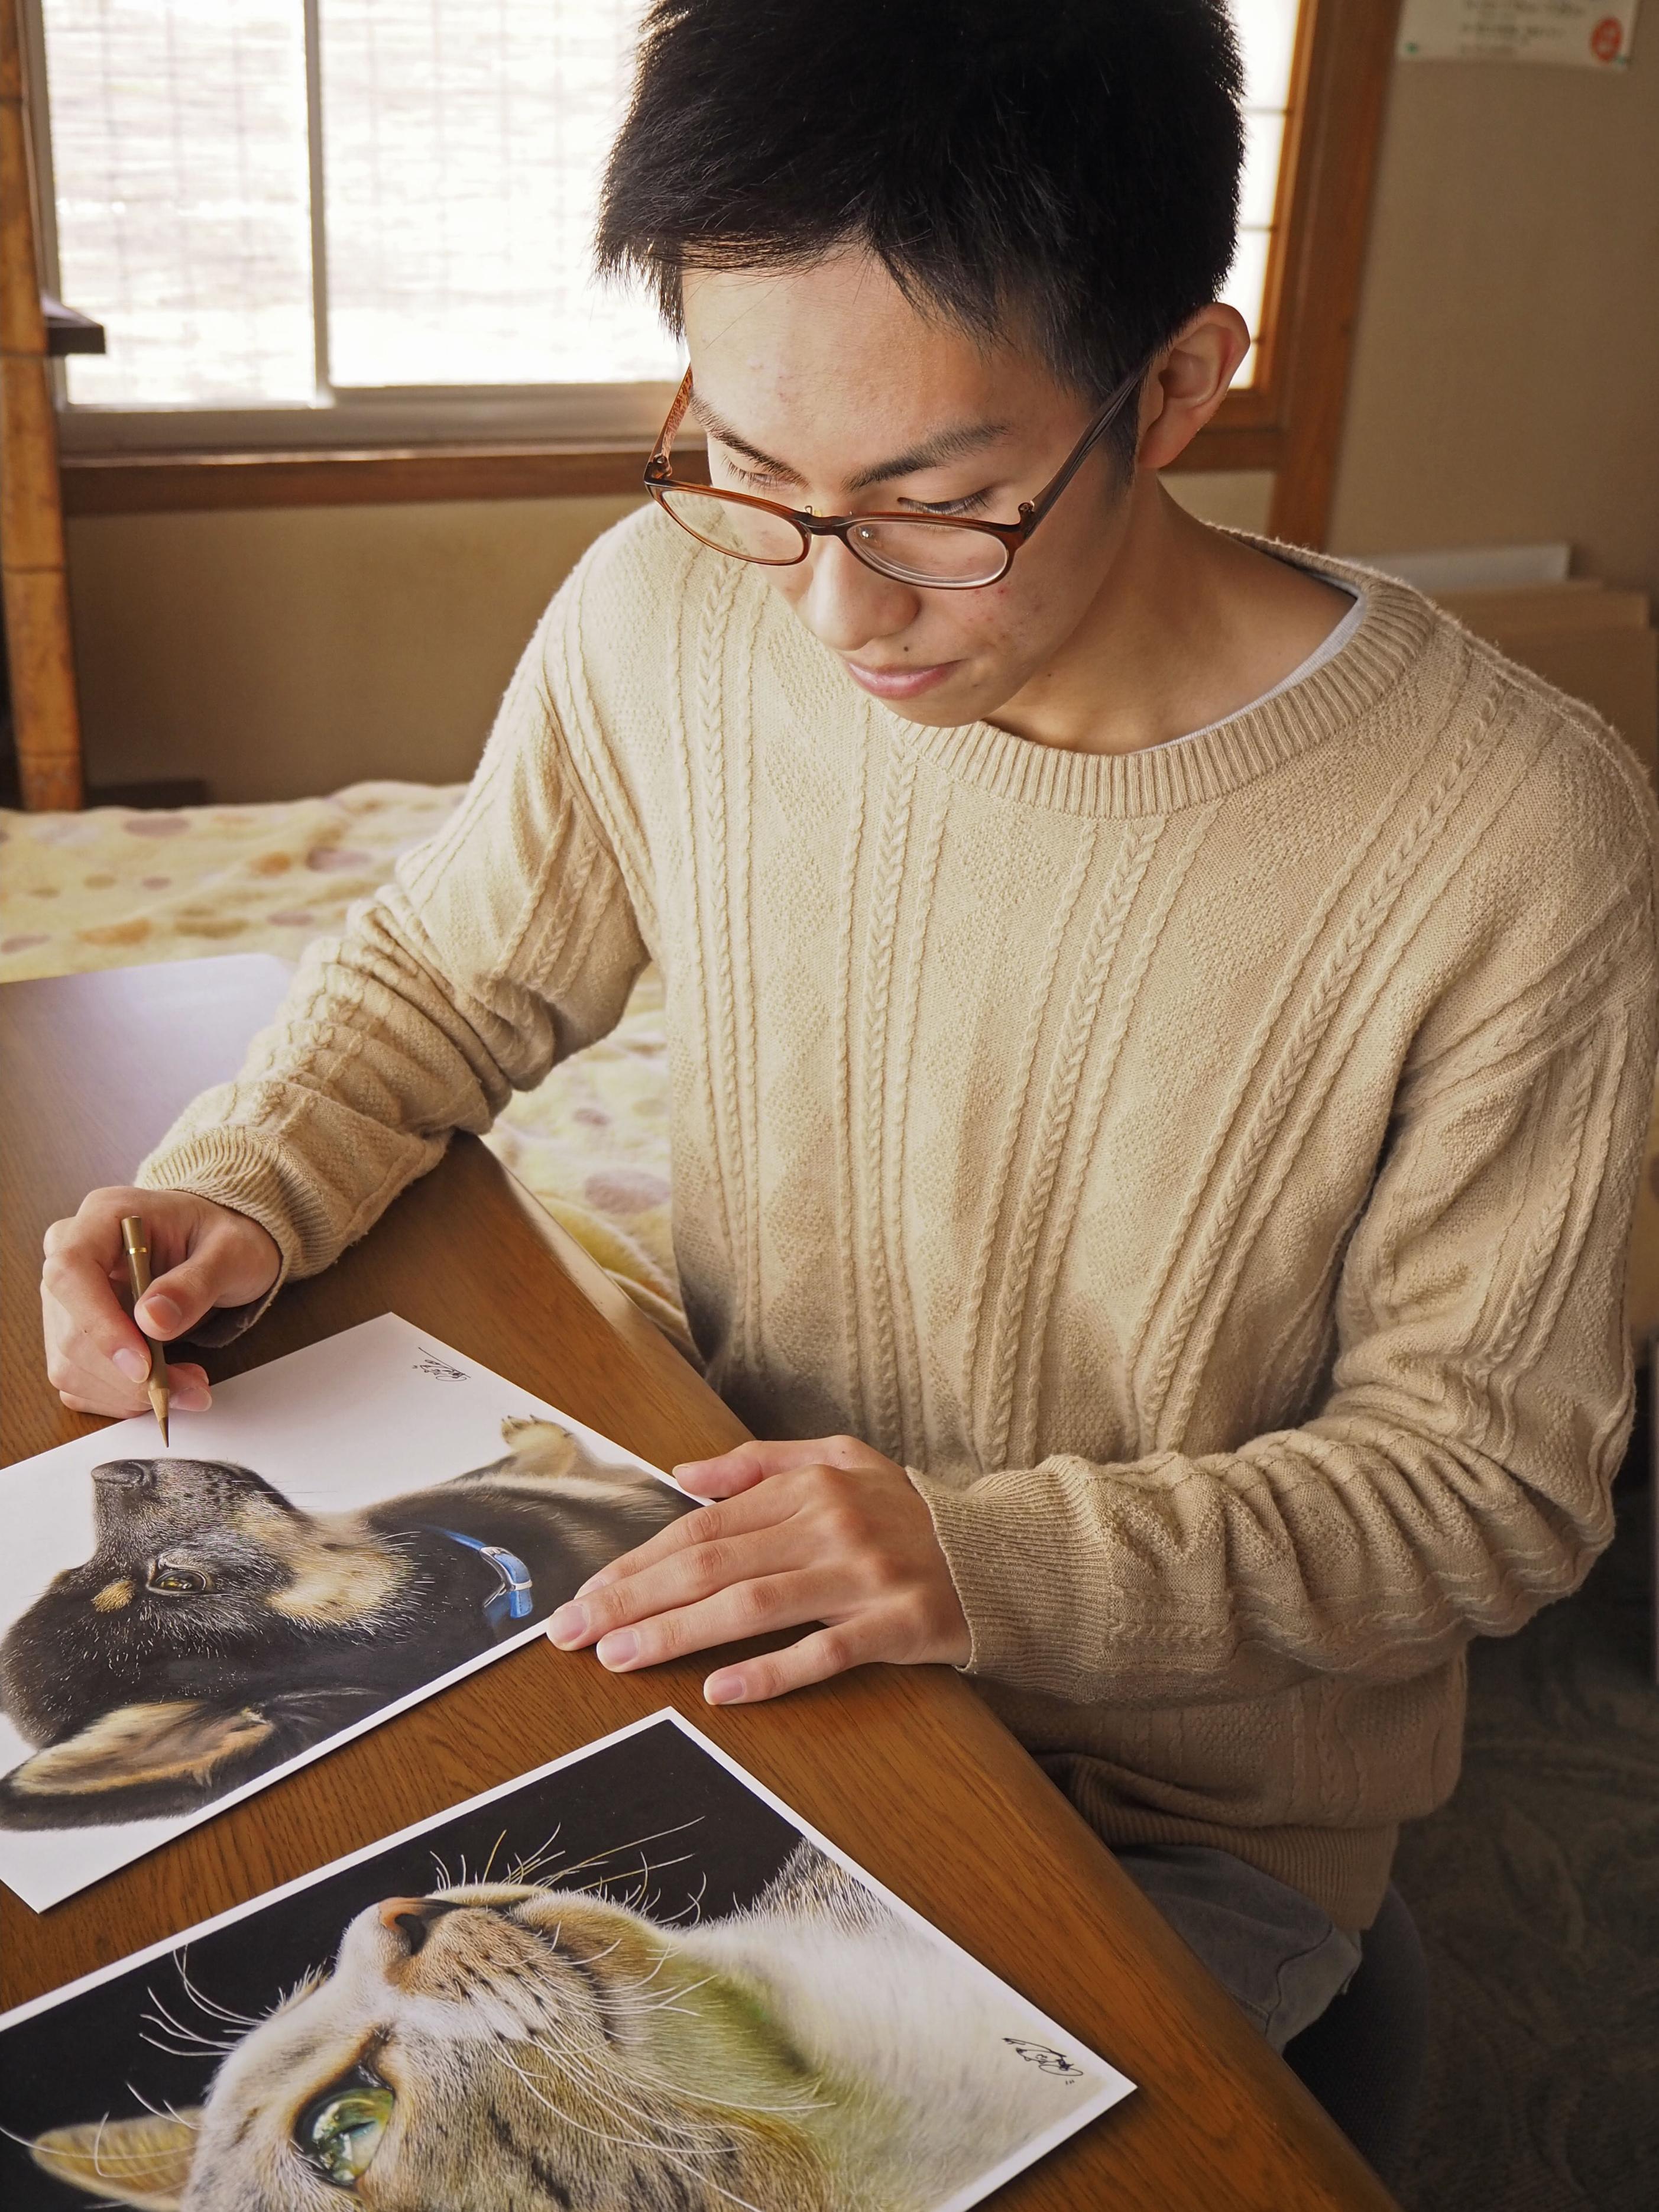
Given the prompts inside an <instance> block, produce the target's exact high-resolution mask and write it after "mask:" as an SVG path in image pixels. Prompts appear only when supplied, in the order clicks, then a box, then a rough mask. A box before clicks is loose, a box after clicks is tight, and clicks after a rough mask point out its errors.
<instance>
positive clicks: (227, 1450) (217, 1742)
mask: <svg viewBox="0 0 1659 2212" xmlns="http://www.w3.org/2000/svg"><path fill="white" fill-rule="evenodd" d="M689 1504H690V1501H689V1500H688V1499H687V1498H685V1497H684V1493H683V1492H680V1491H679V1490H678V1488H677V1487H676V1486H675V1485H674V1484H672V1483H671V1481H670V1480H669V1479H668V1477H667V1476H666V1475H665V1474H662V1473H661V1472H660V1471H659V1469H657V1468H652V1467H649V1466H647V1464H646V1462H644V1461H643V1460H641V1459H638V1458H636V1457H635V1455H633V1454H632V1453H629V1452H626V1451H624V1450H623V1449H622V1447H621V1446H620V1445H618V1444H615V1443H611V1442H610V1441H609V1440H608V1439H607V1438H605V1437H601V1436H598V1435H596V1434H595V1433H594V1432H593V1431H592V1430H591V1429H587V1428H586V1427H584V1426H583V1425H582V1424H581V1423H580V1422H579V1421H574V1420H573V1419H570V1417H569V1416H568V1415H567V1414H564V1413H560V1412H558V1411H557V1410H556V1408H555V1407H550V1406H548V1405H545V1404H544V1403H543V1402H542V1401H541V1400H539V1399H538V1398H535V1397H532V1395H531V1394H530V1393H529V1392H528V1391H526V1390H521V1389H519V1388H518V1387H517V1386H516V1385H515V1384H513V1383H507V1382H504V1381H503V1380H502V1378H501V1376H498V1375H495V1374H492V1373H491V1372H490V1370H489V1369H488V1368H486V1367H483V1366H481V1365H480V1364H478V1363H477V1361H476V1360H473V1359H470V1358H466V1357H465V1355H464V1354H462V1353H460V1352H456V1351H454V1350H453V1349H452V1348H451V1347H450V1346H447V1345H446V1344H443V1343H441V1341H439V1340H437V1339H436V1338H435V1337H433V1336H431V1335H429V1334H426V1333H425V1332H423V1331H422V1330H419V1329H416V1328H413V1327H412V1326H411V1325H410V1323H409V1322H405V1321H404V1320H401V1319H400V1318H399V1317H398V1316H396V1315H394V1314H383V1315H381V1316H380V1317H379V1318H378V1319H377V1320H374V1321H370V1322H363V1323H362V1325H361V1326H360V1327H358V1328H351V1329H347V1330H345V1331H344V1332H343V1333H342V1334H340V1335H338V1336H335V1337H331V1338H328V1339H326V1340H324V1341H323V1342H321V1343H319V1344H313V1345H310V1346H307V1347H306V1348H305V1349H304V1350H303V1351H301V1352H293V1353H290V1354H289V1356H288V1357H286V1358H281V1359H275V1360H272V1361H270V1363H269V1364H267V1365H265V1366H264V1367H259V1368H256V1369H254V1370H252V1371H251V1372H249V1373H247V1374H246V1375H240V1376H235V1377H234V1378H233V1379H232V1380H230V1381H229V1382H227V1383H222V1384H220V1385H219V1386H218V1387H217V1389H216V1390H215V1392H214V1397H213V1404H212V1406H211V1407H210V1409H209V1410H208V1411H207V1412H205V1413H175V1414H174V1415H173V1421H172V1440H171V1444H170V1446H169V1447H163V1445H162V1443H161V1436H160V1433H159V1431H158V1430H157V1428H156V1425H155V1421H154V1419H153V1418H152V1417H151V1416H150V1415H149V1414H148V1413H146V1414H145V1415H143V1418H142V1419H135V1420H131V1421H123V1422H119V1423H115V1424H112V1425H111V1426H109V1427H108V1428H106V1429H102V1430H100V1431H97V1432H96V1433H95V1434H94V1435H91V1436H88V1437H80V1438H78V1439H76V1442H74V1443H68V1444H63V1445H60V1446H59V1447H58V1449H56V1450H54V1451H50V1452H45V1453H42V1454H41V1455H40V1456H39V1457H38V1458H35V1459H32V1460H24V1461H20V1462H18V1463H17V1464H16V1465H15V1466H13V1467H9V1468H4V1469H3V1470H0V1528H3V1530H4V1532H5V1533H4V1541H3V1543H0V1881H4V1882H5V1883H6V1884H7V1885H8V1886H9V1887H10V1888H12V1889H14V1890H15V1891H16V1893H17V1894H18V1895H19V1896H20V1897H21V1898H22V1899H24V1900H25V1902H26V1903H27V1904H29V1905H33V1907H34V1908H35V1910H36V1911H40V1910H43V1909H44V1908H45V1907H46V1906H47V1905H54V1904H56V1903H57V1902H58V1899H61V1898H64V1897H68V1896H70V1894H71V1893H73V1892H74V1891H76V1890H77V1889H80V1888H82V1887H84V1886H85V1885H86V1884H87V1883H88V1882H90V1881H96V1880H98V1879H99V1878H100V1876H101V1875H106V1874H109V1873H110V1872H112V1870H113V1869H115V1868H117V1867H119V1866H124V1865H125V1864H127V1863H128V1862H129V1861H131V1860H132V1859H135V1858H137V1857H141V1856H142V1855H143V1853H144V1852H146V1851H149V1850H154V1849H155V1846H156V1845H157V1844H161V1843H164V1842H165V1841H167V1838H170V1837H172V1836H174V1835H177V1834H178V1833H179V1832H180V1831H181V1830H182V1829H184V1828H187V1827H190V1826H193V1825H194V1824H195V1823H196V1822H197V1821H198V1820H206V1819H208V1818H209V1817H210V1815H211V1814H214V1813H216V1812H217V1811H219V1810H220V1809H222V1807H224V1806H225V1805H227V1804H228V1803H231V1802H234V1801H236V1800H237V1799H239V1798H241V1797H245V1796H248V1795H249V1794H250V1793H251V1792H252V1791H253V1790H259V1789H263V1788H264V1787H265V1786H266V1785H267V1784H270V1783H271V1782H273V1781H275V1780H276V1778H278V1777H279V1776H281V1775H283V1774H286V1773H288V1772H289V1771H291V1770H292V1769H293V1768H294V1767H295V1766H296V1765H301V1764H302V1763H303V1762H304V1761H305V1760H307V1759H314V1758H317V1757H319V1756H320V1755H321V1753H323V1752H324V1751H325V1750H326V1749H327V1748H328V1747H329V1746H330V1745H331V1744H335V1743H338V1742H341V1741H344V1740H345V1739H346V1738H347V1737H348V1736H351V1735H360V1734H361V1733H362V1731H363V1730H364V1729H368V1728H372V1727H374V1726H375V1725H376V1724H377V1723H379V1722H380V1721H383V1720H386V1719H387V1718H389V1717H391V1715H392V1714H393V1713H395V1712H399V1711H403V1710H404V1707H405V1706H407V1705H412V1704H414V1703H416V1701H417V1700H418V1699H422V1698H424V1697H428V1696H430V1695H431V1693H432V1692H434V1691H435V1690H438V1689H441V1688H442V1687H443V1686H445V1685H446V1684H447V1683H449V1682H453V1681H455V1680H459V1677H460V1676H461V1675H463V1674H469V1673H471V1671H472V1670H473V1669H474V1668H477V1667H480V1666H483V1665H486V1664H487V1663H488V1662H489V1661H490V1660H491V1659H494V1658H497V1657H499V1656H501V1653H502V1652H504V1651H508V1650H513V1649H514V1648H516V1646H517V1645H519V1644H522V1643H523V1642H525V1641H526V1639H527V1638H530V1637H532V1636H533V1635H536V1634H537V1633H538V1632H539V1629H540V1627H541V1626H542V1625H543V1624H544V1623H545V1621H546V1620H547V1619H548V1617H549V1615H550V1613H552V1612H553V1610H554V1608H555V1607H556V1606H558V1605H560V1604H562V1602H563V1601H564V1600H565V1599H566V1598H568V1597H569V1596H570V1595H572V1594H573V1592H574V1590H575V1589H576V1588H577V1587H578V1585H579V1584H580V1583H582V1582H584V1581H585V1580H586V1577H588V1576H589V1575H590V1574H592V1572H593V1571H595V1570H596V1569H597V1568H598V1567H599V1566H600V1565H603V1564H605V1562H606V1561H607V1560H609V1559H613V1558H615V1557H617V1555H618V1554H619V1553H622V1552H624V1551H627V1550H629V1549H631V1548H632V1547H633V1546H635V1544H638V1543H641V1542H643V1541H645V1539H646V1538H647V1536H648V1535H650V1534H652V1533H653V1531H654V1530H655V1529H657V1528H660V1527H662V1526H664V1525H665V1523H666V1522H669V1521H671V1520H672V1519H673V1518H674V1517H675V1516H676V1515H677V1514H679V1513H682V1512H684V1511H685V1510H688V1507H689Z"/></svg>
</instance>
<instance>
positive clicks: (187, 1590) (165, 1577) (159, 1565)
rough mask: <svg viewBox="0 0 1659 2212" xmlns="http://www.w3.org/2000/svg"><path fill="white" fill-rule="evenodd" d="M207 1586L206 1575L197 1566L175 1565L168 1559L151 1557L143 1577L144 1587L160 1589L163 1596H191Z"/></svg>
mask: <svg viewBox="0 0 1659 2212" xmlns="http://www.w3.org/2000/svg"><path fill="white" fill-rule="evenodd" d="M207 1586H208V1578H207V1577H206V1576H205V1575H204V1574H203V1573H202V1572H201V1571H199V1570H198V1569H197V1568H195V1567H176V1566H174V1565H173V1563H172V1561H171V1560H170V1559H152V1560H151V1561H150V1563H149V1574H148V1575H147V1576H146V1577H145V1578H144V1588H145V1589H153V1590H160V1591H161V1594H162V1595H163V1596H164V1597H191V1596H193V1595H195V1594H196V1592H197V1591H198V1590H204V1589H206V1588H207Z"/></svg>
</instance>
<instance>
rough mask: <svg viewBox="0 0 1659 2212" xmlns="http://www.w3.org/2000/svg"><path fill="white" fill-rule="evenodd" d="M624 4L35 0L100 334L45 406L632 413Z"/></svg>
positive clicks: (650, 358)
mask: <svg viewBox="0 0 1659 2212" xmlns="http://www.w3.org/2000/svg"><path fill="white" fill-rule="evenodd" d="M1236 7H1237V21H1238V26H1239V31H1240V35H1241V38H1242V40H1243V46H1244V50H1245V55H1246V63H1247V70H1248V77H1249V84H1248V91H1247V101H1248V109H1249V114H1248V122H1249V155H1248V159H1247V165H1246V173H1245V185H1244V196H1243V223H1242V228H1241V234H1240V242H1239V253H1238V258H1237V263H1236V264H1235V266H1234V269H1233V272H1232V275H1231V278H1230V280H1229V283H1228V287H1227V291H1226V296H1227V297H1228V298H1229V299H1231V300H1232V301H1234V303H1235V304H1236V305H1237V307H1239V309H1240V311H1241V312H1242V313H1243V315H1244V316H1245V319H1247V321H1249V324H1250V326H1251V329H1252V331H1255V330H1257V329H1258V328H1259V325H1260V321H1261V310H1262V305H1263V301H1264V299H1265V295H1266V286H1267V263H1268V256H1269V247H1270V243H1271V240H1272V236H1273V201H1274V194H1275V189H1276V186H1277V183H1278V176H1279V149H1280V147H1281V144H1282V142H1283V137H1284V126H1285V108H1286V106H1287V104H1288V100H1289V88H1290V77H1291V50H1292V47H1293V45H1294V40H1295V32H1296V17H1297V0H1236ZM640 10H641V0H326V4H325V5H323V4H319V0H312V4H311V5H310V6H307V5H304V4H302V0H41V15H42V21H43V27H44V32H45V51H46V72H47V83H48V88H49V98H48V102H47V120H48V123H49V127H50V133H51V143H52V174H53V177H54V179H55V183H56V201H57V206H56V214H57V225H56V228H57V240H56V243H57V258H58V271H57V273H58V278H59V284H60V289H61V290H62V292H63V294H64V296H65V297H68V298H70V299H71V300H73V301H75V302H76V304H77V305H78V306H82V307H85V308H86V310H87V312H88V313H92V314H94V315H95V316H96V318H97V319H99V320H100V322H102V323H103V324H104V325H105V327H106V330H107V331H108V334H109V352H108V354H107V356H104V357H101V358H100V357H98V356H76V357H75V358H73V359H71V360H70V362H69V363H68V364H67V380H66V397H67V399H68V401H69V403H70V405H71V406H73V407H75V408H76V409H79V408H83V407H88V408H89V407H96V408H100V409H108V408H113V409H121V410H129V409H134V408H147V409H153V408H165V409H168V410H180V409H190V410H200V409H213V410H236V409H250V408H287V409H294V408H296V407H305V408H312V409H315V408H327V407H332V408H339V409H346V410H349V409H350V408H351V406H352V404H353V402H354V401H355V400H357V399H359V398H363V397H367V396H368V395H369V394H378V395H390V394H392V393H398V394H404V395H412V394H413V393H414V392H420V393H421V394H422V397H423V398H426V399H427V400H428V402H432V403H437V402H439V401H441V399H442V398H445V397H447V398H455V397H457V396H459V395H460V394H463V393H465V392H475V391H482V392H490V391H495V392H501V391H502V390H515V391H519V392H530V391H532V390H535V389H537V388H538V387H542V388H545V387H561V386H562V387H568V386H589V385H595V384H599V385H629V384H639V383H644V384H647V385H649V386H653V399H652V402H651V405H654V404H655V400H654V387H655V386H657V385H659V384H660V383H662V382H664V381H665V380H670V379H671V377H672V376H673V375H674V374H675V363H674V352H673V348H672V346H671V342H670V341H669V340H668V339H667V338H666V337H665V334H664V333H663V331H661V329H660V327H659V325H658V323H657V319H656V317H655V315H654V313H653V311H652V308H651V307H650V304H649V302H648V301H646V300H645V299H644V298H643V297H641V296H638V295H635V296H628V295H621V294H619V293H617V291H616V290H615V289H601V288H600V287H599V285H597V284H596V283H594V282H593V281H592V278H591V276H589V273H588V258H589V240H590V237H591V234H592V226H593V218H594V213H595V204H596V196H597V189H598V181H599V172H600V168H601V166H602V164H603V161H604V158H605V150H606V148H607V147H608V145H609V143H610V140H611V135H612V133H613V131H615V128H616V125H617V121H618V119H619V118H620V115H621V112H622V109H623V102H624V100H625V98H626V94H627V88H628V82H629V65H630V59H631V53H632V47H633V43H634V38H635V29H636V26H637V21H638V18H639V14H640ZM1256 358H1257V356H1256V354H1255V350H1254V349H1253V351H1252V354H1251V356H1250V359H1249V361H1248V362H1246V364H1245V368H1244V371H1243V380H1244V381H1246V382H1248V381H1249V378H1250V375H1251V374H1252V373H1253V371H1254V368H1255V361H1256ZM443 411H444V410H442V408H441V405H429V406H428V410H427V412H428V416H429V417H431V418H434V419H441V415H442V413H443ZM650 411H651V406H650V405H647V407H646V408H645V409H644V410H642V413H641V420H643V418H644V415H646V414H648V413H649V412H650ZM174 427H175V428H176V426H174Z"/></svg>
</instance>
